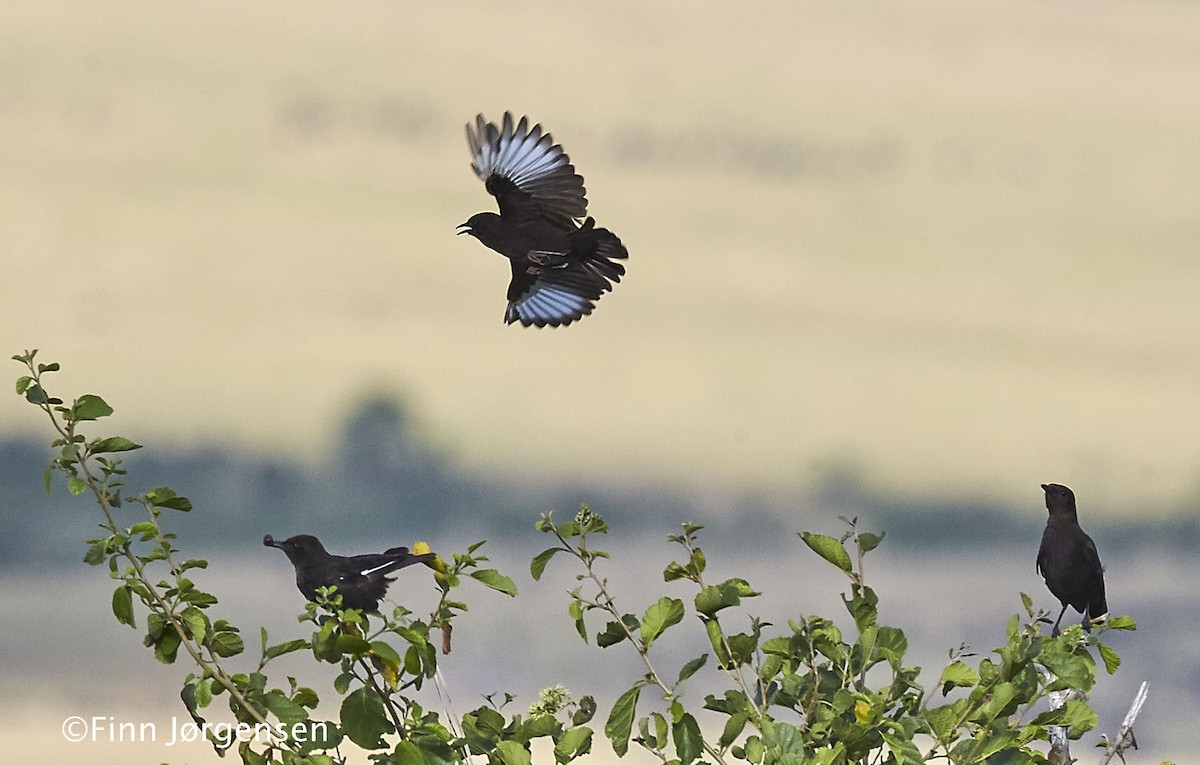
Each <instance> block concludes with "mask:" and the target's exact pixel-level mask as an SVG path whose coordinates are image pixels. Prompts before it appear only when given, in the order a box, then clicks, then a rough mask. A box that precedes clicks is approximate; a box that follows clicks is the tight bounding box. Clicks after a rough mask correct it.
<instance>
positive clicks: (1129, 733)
mask: <svg viewBox="0 0 1200 765" xmlns="http://www.w3.org/2000/svg"><path fill="white" fill-rule="evenodd" d="M1149 695H1150V683H1149V682H1146V681H1143V682H1142V687H1141V688H1139V689H1138V692H1137V696H1134V698H1133V704H1132V705H1131V706H1130V707H1129V712H1127V713H1126V714H1125V720H1124V722H1122V723H1121V730H1120V731H1118V732H1117V737H1116V739H1115V740H1113V741H1110V742H1109V743H1108V746H1106V747H1105V748H1104V755H1103V756H1102V757H1101V758H1100V762H1099V763H1098V765H1108V762H1109V761H1110V760H1112V758H1113V757H1114V756H1117V757H1120V756H1121V755H1122V753H1123V752H1124V751H1125V750H1126V749H1128V748H1129V747H1131V746H1133V747H1134V748H1137V747H1136V744H1135V743H1134V739H1133V723H1134V721H1135V720H1137V716H1138V713H1140V712H1141V711H1142V707H1143V706H1144V705H1145V703H1146V697H1147V696H1149Z"/></svg>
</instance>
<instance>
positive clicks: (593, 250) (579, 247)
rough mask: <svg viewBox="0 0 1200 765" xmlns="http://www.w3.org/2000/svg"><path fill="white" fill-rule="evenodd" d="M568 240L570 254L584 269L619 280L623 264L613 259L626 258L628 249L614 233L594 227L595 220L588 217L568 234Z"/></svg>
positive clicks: (611, 280)
mask: <svg viewBox="0 0 1200 765" xmlns="http://www.w3.org/2000/svg"><path fill="white" fill-rule="evenodd" d="M570 240H571V254H572V255H573V256H574V259H576V260H577V261H578V262H579V263H580V264H581V265H582V266H583V267H584V269H585V270H587V271H589V272H591V273H593V274H595V275H596V276H599V277H602V278H603V279H605V280H607V281H610V282H619V281H621V277H622V276H624V275H625V266H624V265H622V264H621V263H614V262H613V261H614V260H624V259H626V258H628V257H629V251H628V250H626V249H625V245H623V244H621V240H620V239H619V238H618V237H617V235H616V234H614V233H613V232H611V231H609V230H608V229H606V228H596V221H595V220H594V219H592V218H588V219H587V220H585V221H584V222H583V225H582V226H580V227H579V229H578V230H577V231H574V232H572V233H571V234H570ZM608 289H611V287H609V288H608Z"/></svg>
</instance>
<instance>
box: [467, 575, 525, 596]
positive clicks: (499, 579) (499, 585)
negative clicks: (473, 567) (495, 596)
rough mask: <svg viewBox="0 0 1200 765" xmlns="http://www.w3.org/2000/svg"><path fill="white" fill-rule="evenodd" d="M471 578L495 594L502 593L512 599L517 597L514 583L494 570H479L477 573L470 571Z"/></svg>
mask: <svg viewBox="0 0 1200 765" xmlns="http://www.w3.org/2000/svg"><path fill="white" fill-rule="evenodd" d="M471 578H472V579H474V580H475V581H477V582H482V583H483V584H485V585H487V586H488V587H491V588H492V589H493V590H496V591H497V592H503V593H504V594H505V595H509V596H512V597H514V598H515V597H516V596H517V585H516V583H514V582H513V580H512V579H510V578H508V577H507V576H505V575H504V574H501V573H500V572H499V571H497V570H496V569H494V568H481V569H479V570H478V571H472V572H471Z"/></svg>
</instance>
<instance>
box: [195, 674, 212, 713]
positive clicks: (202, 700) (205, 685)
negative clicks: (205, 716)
mask: <svg viewBox="0 0 1200 765" xmlns="http://www.w3.org/2000/svg"><path fill="white" fill-rule="evenodd" d="M193 694H194V698H195V700H196V706H198V707H201V708H203V707H206V706H208V705H209V704H211V703H212V696H213V695H212V685H211V684H210V683H209V682H208V681H207V680H202V681H200V682H198V683H196V686H195V689H194V691H193Z"/></svg>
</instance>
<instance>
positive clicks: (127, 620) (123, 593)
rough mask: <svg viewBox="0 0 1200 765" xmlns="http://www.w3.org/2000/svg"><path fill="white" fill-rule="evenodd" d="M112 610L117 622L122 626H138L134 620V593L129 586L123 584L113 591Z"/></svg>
mask: <svg viewBox="0 0 1200 765" xmlns="http://www.w3.org/2000/svg"><path fill="white" fill-rule="evenodd" d="M112 610H113V616H115V617H117V621H118V622H120V623H121V624H128V625H129V626H130V627H136V626H137V624H136V623H135V622H134V619H133V591H132V590H131V589H130V588H129V585H127V584H123V585H121V586H120V587H118V588H117V589H115V590H113V596H112Z"/></svg>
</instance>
